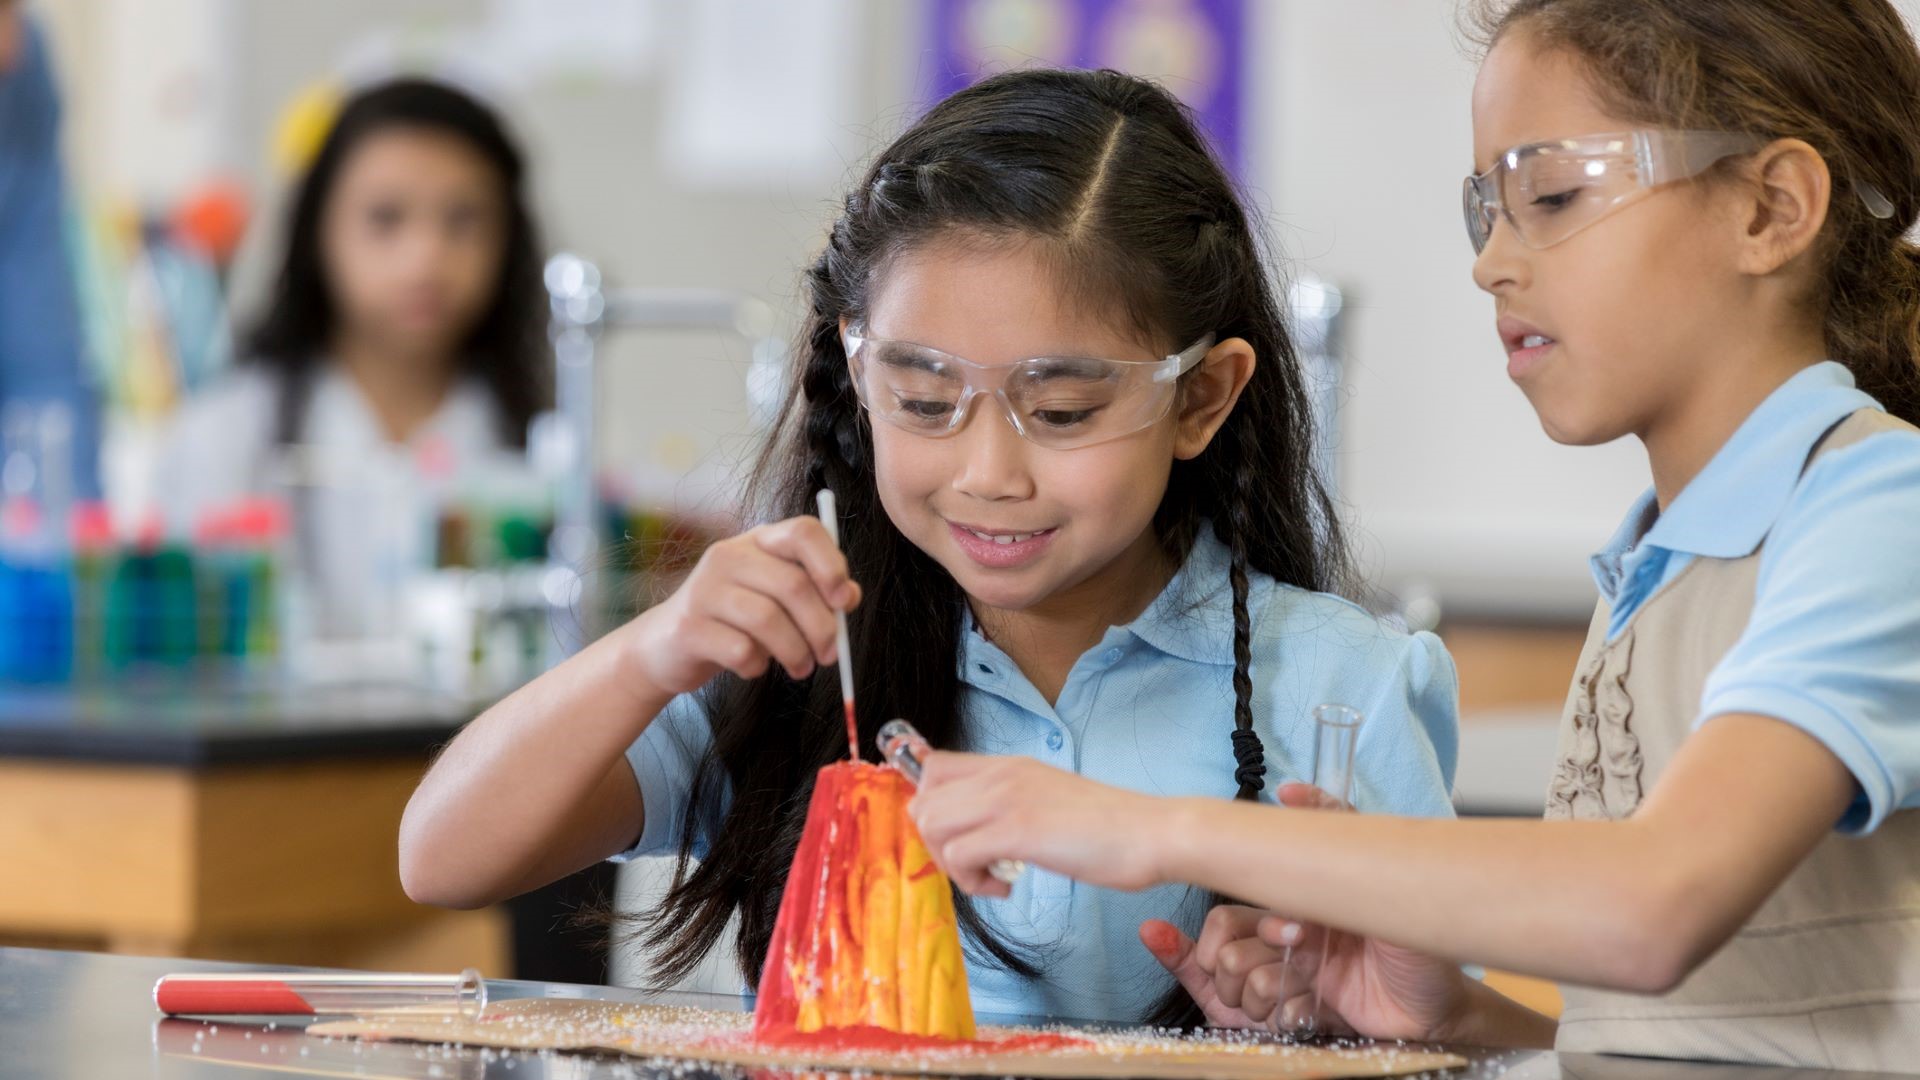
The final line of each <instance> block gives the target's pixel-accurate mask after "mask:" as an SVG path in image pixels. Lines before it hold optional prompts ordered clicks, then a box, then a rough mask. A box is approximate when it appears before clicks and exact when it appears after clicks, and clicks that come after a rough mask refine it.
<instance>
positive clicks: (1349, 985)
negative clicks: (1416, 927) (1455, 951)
mask: <svg viewBox="0 0 1920 1080" xmlns="http://www.w3.org/2000/svg"><path fill="white" fill-rule="evenodd" d="M1279 794H1280V803H1281V805H1283V806H1287V807H1290V808H1292V809H1295V810H1334V809H1346V808H1345V807H1342V806H1341V804H1339V803H1338V802H1336V801H1334V799H1333V798H1332V797H1331V796H1329V795H1327V794H1326V793H1325V792H1323V791H1321V790H1320V789H1318V788H1316V787H1313V786H1312V785H1310V784H1283V785H1281V787H1280V792H1279ZM1223 911H1224V912H1226V914H1222V912H1223ZM1216 921H1217V922H1218V926H1217V927H1216ZM1216 931H1217V934H1218V938H1219V944H1217V945H1213V942H1212V941H1210V940H1209V939H1208V937H1207V935H1208V933H1210V932H1216ZM1143 933H1144V930H1143ZM1176 933H1177V931H1176ZM1201 939H1202V942H1201V943H1202V944H1209V945H1213V947H1212V948H1211V949H1205V950H1203V949H1200V948H1196V949H1195V950H1194V952H1195V961H1196V966H1198V967H1200V968H1201V970H1203V971H1205V972H1207V973H1208V974H1210V975H1211V976H1212V977H1213V983H1212V986H1213V988H1214V989H1215V991H1216V993H1217V994H1218V996H1219V997H1220V998H1221V999H1222V1004H1224V1005H1230V1006H1238V1007H1239V1008H1240V1009H1241V1011H1242V1012H1244V1013H1246V1014H1248V1015H1249V1016H1252V1017H1259V1018H1263V1019H1265V1020H1267V1021H1268V1022H1270V1023H1271V1024H1272V1025H1273V1026H1274V1027H1275V1028H1276V1029H1277V1030H1283V1031H1291V1030H1296V1029H1297V1027H1298V1025H1299V1023H1300V1021H1301V1020H1302V1019H1303V1018H1304V1017H1306V1016H1307V1015H1308V1014H1309V1013H1311V1012H1312V1009H1313V993H1314V989H1315V980H1316V978H1317V979H1318V988H1319V991H1320V997H1321V1002H1320V1015H1319V1017H1318V1018H1317V1022H1316V1030H1319V1031H1324V1032H1352V1033H1357V1034H1360V1035H1365V1036H1367V1037H1369V1038H1375V1039H1426V1040H1440V1039H1445V1038H1446V1037H1447V1033H1448V1031H1449V1030H1450V1029H1451V1028H1452V1027H1453V1026H1454V1025H1455V1023H1457V1022H1458V1020H1459V1018H1460V1016H1461V1014H1462V1013H1463V1012H1464V1011H1465V1010H1466V1009H1467V1008H1469V1002H1468V998H1469V994H1468V990H1469V980H1468V978H1467V976H1466V974H1465V973H1463V972H1462V971H1461V970H1460V968H1459V965H1457V964H1455V963H1453V962H1452V961H1450V960H1445V959H1442V958H1440V957H1436V956H1429V955H1427V954H1426V953H1422V952H1417V951H1415V950H1413V949H1408V948H1403V947H1401V946H1398V945H1392V944H1389V943H1387V942H1384V941H1380V940H1378V939H1375V938H1364V937H1358V936H1355V935H1353V934H1348V933H1345V932H1343V931H1339V930H1332V931H1329V930H1328V929H1327V928H1325V927H1320V926H1310V925H1306V924H1303V923H1298V922H1294V921H1293V920H1291V919H1288V918H1287V917H1285V916H1284V915H1281V914H1278V913H1275V912H1270V911H1269V912H1253V911H1252V910H1251V909H1248V908H1222V909H1216V910H1215V912H1213V913H1212V914H1210V915H1209V916H1208V918H1207V927H1206V930H1203V931H1202V933H1201ZM1288 946H1292V947H1293V956H1292V964H1291V968H1290V969H1289V970H1286V971H1284V972H1277V971H1274V970H1273V969H1272V964H1273V961H1272V959H1271V958H1272V957H1273V956H1274V955H1275V954H1280V953H1284V951H1285V949H1286V948H1287V947H1288ZM1156 955H1157V954H1156ZM1163 962H1164V961H1163ZM1177 974H1179V972H1177V971H1176V975H1177ZM1181 982H1182V984H1183V985H1187V986H1188V990H1189V992H1191V991H1192V990H1193V985H1192V984H1190V983H1188V981H1187V978H1182V979H1181ZM1203 992H1204V991H1203ZM1203 1004H1204V1003H1203Z"/></svg>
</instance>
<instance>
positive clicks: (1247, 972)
mask: <svg viewBox="0 0 1920 1080" xmlns="http://www.w3.org/2000/svg"><path fill="white" fill-rule="evenodd" d="M1217 958H1218V963H1217V964H1216V965H1215V966H1214V968H1213V992H1214V993H1215V994H1218V995H1219V996H1220V1002H1221V1004H1223V1005H1226V1006H1228V1007H1230V1008H1235V1009H1241V1010H1243V1011H1245V1012H1247V1013H1248V1014H1249V1015H1252V1014H1253V1012H1254V1010H1252V1009H1250V1008H1248V1007H1247V1006H1246V1005H1245V1003H1244V997H1245V991H1246V986H1247V980H1248V979H1250V978H1251V977H1252V976H1253V974H1254V972H1256V971H1258V970H1259V969H1261V968H1263V967H1265V966H1267V965H1268V964H1278V963H1280V959H1281V953H1280V952H1279V950H1277V949H1274V948H1273V947H1272V946H1270V945H1268V944H1267V943H1266V942H1264V941H1261V940H1260V939H1259V938H1256V937H1243V938H1240V939H1238V940H1236V941H1230V942H1228V943H1226V944H1225V945H1222V946H1221V947H1220V951H1219V953H1218V954H1217ZM1268 1008H1269V1011H1271V1001H1269V1006H1268Z"/></svg>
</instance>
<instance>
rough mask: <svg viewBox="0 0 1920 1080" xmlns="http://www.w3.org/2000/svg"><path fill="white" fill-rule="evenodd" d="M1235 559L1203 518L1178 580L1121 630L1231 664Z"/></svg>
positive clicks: (1164, 648)
mask: <svg viewBox="0 0 1920 1080" xmlns="http://www.w3.org/2000/svg"><path fill="white" fill-rule="evenodd" d="M1232 562H1233V557H1232V554H1231V553H1230V552H1228V550H1227V546H1226V545H1225V544H1223V543H1221V542H1220V540H1219V538H1218V537H1216V536H1214V534H1213V526H1212V524H1211V523H1205V522H1203V523H1202V524H1201V526H1200V528H1199V530H1198V533H1197V534H1196V535H1195V537H1194V541H1193V549H1192V550H1191V551H1189V552H1187V561H1186V562H1185V563H1184V564H1183V565H1182V566H1181V567H1180V569H1179V571H1178V572H1177V573H1175V574H1174V575H1173V580H1171V581H1169V582H1167V587H1166V588H1164V589H1162V590H1160V595H1159V596H1156V597H1154V598H1153V603H1151V604H1148V605H1147V609H1146V610H1145V611H1142V612H1141V613H1140V615H1139V617H1138V618H1136V619H1134V620H1133V621H1132V622H1130V623H1128V624H1127V625H1126V626H1125V627H1123V628H1122V629H1124V630H1126V631H1127V632H1129V633H1131V634H1132V635H1133V636H1134V637H1136V638H1139V639H1140V640H1141V641H1143V642H1145V643H1147V644H1148V645H1151V646H1152V647H1154V648H1155V649H1158V650H1160V651H1161V652H1163V653H1167V654H1169V655H1172V656H1177V657H1181V658H1182V659H1186V660H1192V661H1195V662H1197V663H1202V664H1223V665H1226V666H1228V667H1231V666H1232V665H1233V589H1232V587H1231V585H1230V584H1229V582H1228V580H1227V572H1228V569H1229V567H1230V566H1231V565H1232ZM1248 576H1249V577H1252V576H1253V575H1252V574H1249V575H1248Z"/></svg>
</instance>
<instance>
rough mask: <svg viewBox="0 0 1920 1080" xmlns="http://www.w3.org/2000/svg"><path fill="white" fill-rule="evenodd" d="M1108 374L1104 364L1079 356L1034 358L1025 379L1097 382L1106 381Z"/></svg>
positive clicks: (1034, 380)
mask: <svg viewBox="0 0 1920 1080" xmlns="http://www.w3.org/2000/svg"><path fill="white" fill-rule="evenodd" d="M1109 374H1110V371H1109V369H1108V367H1107V365H1106V363H1105V362H1103V361H1100V360H1093V359H1089V358H1086V357H1079V356H1040V357H1035V358H1034V361H1033V366H1032V367H1030V368H1029V369H1028V370H1027V378H1028V380H1029V381H1032V382H1045V381H1047V380H1050V379H1078V380H1081V381H1083V382H1098V381H1101V380H1104V379H1106V378H1107V377H1108V375H1109Z"/></svg>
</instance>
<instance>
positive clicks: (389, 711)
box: [0, 680, 486, 768]
mask: <svg viewBox="0 0 1920 1080" xmlns="http://www.w3.org/2000/svg"><path fill="white" fill-rule="evenodd" d="M485 705H486V703H485V702H477V701H470V700H462V699H457V698H451V697H448V696H446V695H443V694H437V693H433V692H431V691H427V690H424V689H418V688H413V687H405V686H363V687H325V688H301V687H293V686H281V685H274V684H267V685H255V686H248V685H241V684H232V683H222V682H218V681H213V682H207V683H196V682H191V681H186V680H158V681H126V682H119V683H112V684H107V685H102V686H97V687H78V688H74V687H64V686H61V687H31V686H15V685H7V686H0V758H13V759H18V760H31V759H41V760H53V761H71V762H82V761H84V762H99V763H114V764H128V765H154V766H172V767H185V768H202V767H207V766H218V765H238V764H255V763H273V762H286V761H301V760H309V759H312V758H315V757H326V758H344V757H357V756H382V755H398V754H421V753H425V752H427V751H429V750H431V749H433V748H434V747H437V746H439V745H440V744H441V743H444V742H446V741H447V740H448V739H450V738H452V737H453V735H454V733H455V732H457V731H459V729H460V726H461V725H462V724H464V723H466V722H467V721H468V720H471V719H472V718H473V717H474V716H475V715H476V714H477V713H479V712H480V710H481V709H483V708H484V707H485Z"/></svg>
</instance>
